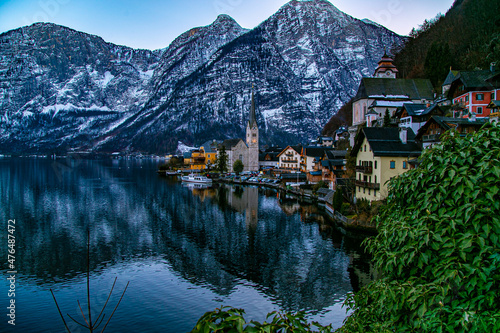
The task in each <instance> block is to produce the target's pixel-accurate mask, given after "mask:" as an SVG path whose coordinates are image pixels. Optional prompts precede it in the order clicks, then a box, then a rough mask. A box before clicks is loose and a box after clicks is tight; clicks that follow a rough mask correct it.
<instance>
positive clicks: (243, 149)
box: [222, 88, 259, 171]
mask: <svg viewBox="0 0 500 333" xmlns="http://www.w3.org/2000/svg"><path fill="white" fill-rule="evenodd" d="M222 145H223V146H224V148H225V149H226V153H227V156H228V163H227V165H228V169H229V170H230V171H233V165H234V162H235V161H236V160H240V161H242V162H243V166H244V168H243V170H244V171H258V170H259V127H258V126H257V118H256V116H255V99H254V93H253V88H252V103H251V106H250V114H249V119H248V123H247V128H246V140H243V139H228V140H224V142H222Z"/></svg>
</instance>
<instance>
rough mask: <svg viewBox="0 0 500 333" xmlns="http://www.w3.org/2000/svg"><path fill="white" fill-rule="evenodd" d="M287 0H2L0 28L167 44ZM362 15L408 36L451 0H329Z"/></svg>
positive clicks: (259, 17)
mask: <svg viewBox="0 0 500 333" xmlns="http://www.w3.org/2000/svg"><path fill="white" fill-rule="evenodd" d="M287 2H288V1H287V0H184V1H182V0H175V1H174V0H141V1H133V0H120V1H118V0H0V33H2V32H5V31H8V30H11V29H16V28H19V27H22V26H25V25H30V24H32V23H34V22H39V21H44V22H53V23H57V24H61V25H64V26H67V27H70V28H73V29H75V30H79V31H83V32H86V33H91V34H95V35H98V36H101V37H102V38H103V39H104V40H106V41H108V42H112V43H115V44H120V45H126V46H130V47H134V48H147V49H159V48H163V47H167V46H168V45H169V44H170V43H171V42H172V40H174V38H176V37H177V36H179V35H180V34H181V33H183V32H185V31H187V30H189V29H191V28H194V27H198V26H204V25H208V24H210V23H212V22H213V21H214V20H215V19H216V18H217V15H218V14H222V13H224V14H229V15H230V16H232V17H233V18H234V19H235V20H236V21H237V22H238V23H239V24H240V25H241V26H242V27H244V28H254V27H256V26H257V25H259V24H260V23H261V22H262V21H264V20H265V19H267V18H268V17H269V16H271V15H272V14H274V13H275V12H276V11H277V10H278V9H279V8H280V7H281V6H283V5H284V4H285V3H287ZM330 2H331V3H332V4H334V5H335V6H336V7H337V8H339V9H340V10H342V11H344V12H345V13H347V14H349V15H351V16H354V17H356V18H359V19H363V18H368V19H370V20H372V21H375V22H377V23H380V24H382V25H384V26H385V27H387V28H389V29H390V30H392V31H394V32H396V33H399V34H403V35H407V34H408V33H409V32H410V31H411V29H412V28H413V27H418V26H419V25H420V24H422V22H423V21H424V20H425V19H430V18H433V17H435V16H436V14H438V13H443V14H445V13H446V11H447V10H448V9H449V8H450V7H451V5H452V4H453V0H418V1H417V0H330Z"/></svg>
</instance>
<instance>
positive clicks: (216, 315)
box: [191, 307, 332, 333]
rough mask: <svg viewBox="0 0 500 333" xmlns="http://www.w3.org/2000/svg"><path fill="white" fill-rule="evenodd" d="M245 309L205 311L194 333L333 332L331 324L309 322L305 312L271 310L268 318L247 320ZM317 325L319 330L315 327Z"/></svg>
mask: <svg viewBox="0 0 500 333" xmlns="http://www.w3.org/2000/svg"><path fill="white" fill-rule="evenodd" d="M244 313H245V311H244V310H242V309H235V308H230V307H222V308H220V309H215V310H214V311H210V312H207V313H205V314H204V315H203V316H202V317H201V318H200V319H199V320H198V322H197V323H196V326H195V328H194V329H193V330H192V331H191V332H192V333H202V332H203V333H204V332H268V333H270V332H283V333H284V332H331V330H332V329H331V325H328V326H322V325H320V324H318V323H315V322H313V323H312V324H309V323H308V322H307V320H306V319H305V316H304V313H302V312H299V313H295V314H292V313H280V312H271V313H269V314H268V315H267V320H270V322H267V321H264V322H263V323H259V322H257V321H250V322H247V321H246V320H245V318H244V317H243V315H244ZM314 327H316V328H317V331H314V330H313V328H314Z"/></svg>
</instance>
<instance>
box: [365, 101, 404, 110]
mask: <svg viewBox="0 0 500 333" xmlns="http://www.w3.org/2000/svg"><path fill="white" fill-rule="evenodd" d="M405 103H409V102H406V101H380V100H376V101H373V103H372V104H371V105H370V106H369V107H368V108H369V109H372V108H376V107H385V108H400V107H402V106H403V104H405Z"/></svg>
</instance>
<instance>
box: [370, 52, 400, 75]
mask: <svg viewBox="0 0 500 333" xmlns="http://www.w3.org/2000/svg"><path fill="white" fill-rule="evenodd" d="M393 61H394V60H392V58H391V57H389V56H388V55H387V53H386V52H384V55H383V56H382V59H380V61H379V62H378V67H377V69H375V73H373V77H378V78H389V79H395V78H396V73H397V72H398V69H397V68H396V66H394V64H393Z"/></svg>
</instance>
